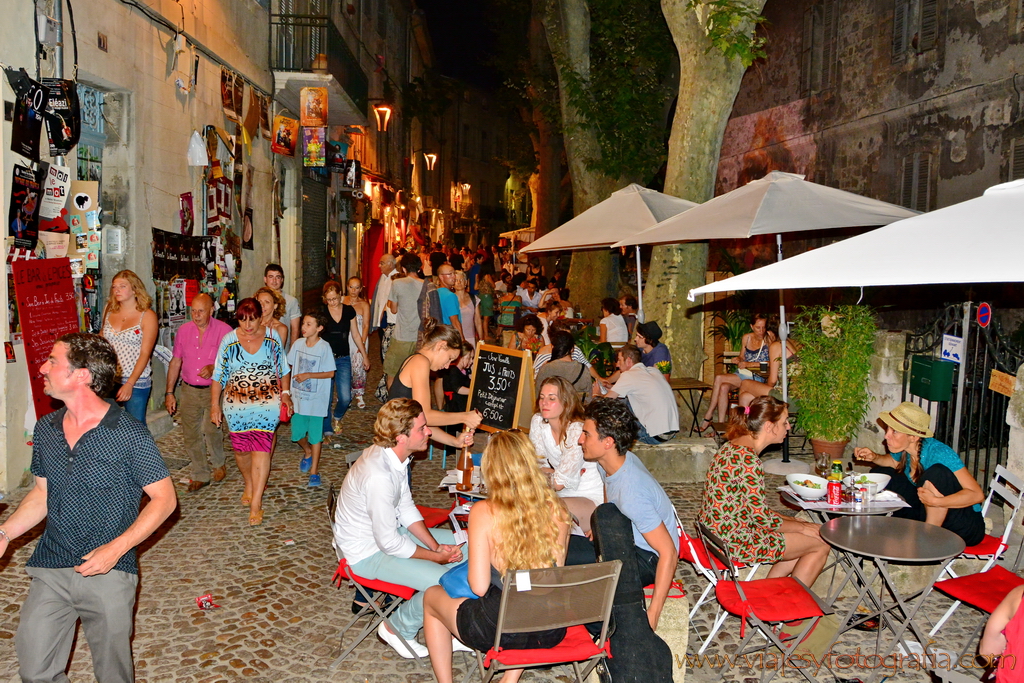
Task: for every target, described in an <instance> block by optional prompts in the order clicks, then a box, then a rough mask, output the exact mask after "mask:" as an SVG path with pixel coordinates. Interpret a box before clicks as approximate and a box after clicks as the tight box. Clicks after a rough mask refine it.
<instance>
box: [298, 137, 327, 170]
mask: <svg viewBox="0 0 1024 683" xmlns="http://www.w3.org/2000/svg"><path fill="white" fill-rule="evenodd" d="M326 139H327V129H326V128H303V129H302V165H303V166H309V167H313V168H323V165H324V163H325V161H326V159H325V158H324V153H325V150H324V141H325V140H326Z"/></svg>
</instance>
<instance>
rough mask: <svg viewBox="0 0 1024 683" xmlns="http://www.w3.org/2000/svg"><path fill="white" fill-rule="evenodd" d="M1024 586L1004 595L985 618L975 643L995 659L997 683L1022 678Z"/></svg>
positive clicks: (986, 654) (1006, 682)
mask: <svg viewBox="0 0 1024 683" xmlns="http://www.w3.org/2000/svg"><path fill="white" fill-rule="evenodd" d="M1022 596H1024V586H1017V587H1016V588H1014V589H1013V590H1012V591H1010V592H1009V593H1007V594H1006V597H1005V598H1003V601H1002V602H1001V603H999V607H996V609H995V611H994V612H992V616H990V617H989V618H988V623H987V624H986V625H985V635H983V636H982V637H981V642H980V643H979V644H978V654H979V655H981V656H982V657H987V658H990V659H991V658H995V657H998V658H999V660H998V662H996V663H995V671H996V681H997V683H1021V682H1022V681H1024V610H1021V609H1020V601H1021V597H1022Z"/></svg>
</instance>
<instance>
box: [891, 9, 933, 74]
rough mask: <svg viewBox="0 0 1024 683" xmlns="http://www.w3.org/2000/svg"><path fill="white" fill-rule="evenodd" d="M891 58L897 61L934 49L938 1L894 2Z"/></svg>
mask: <svg viewBox="0 0 1024 683" xmlns="http://www.w3.org/2000/svg"><path fill="white" fill-rule="evenodd" d="M895 2H896V5H895V8H894V10H893V20H892V58H893V59H894V60H899V59H903V58H905V57H906V56H907V55H910V54H920V53H922V52H925V51H927V50H932V49H934V48H935V45H936V43H937V42H938V37H939V2H938V0H895Z"/></svg>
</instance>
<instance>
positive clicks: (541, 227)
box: [527, 0, 565, 238]
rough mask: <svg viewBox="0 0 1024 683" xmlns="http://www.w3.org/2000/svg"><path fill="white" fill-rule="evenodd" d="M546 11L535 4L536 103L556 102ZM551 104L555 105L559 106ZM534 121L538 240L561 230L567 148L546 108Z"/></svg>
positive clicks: (536, 113) (535, 112)
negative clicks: (547, 86)
mask: <svg viewBox="0 0 1024 683" xmlns="http://www.w3.org/2000/svg"><path fill="white" fill-rule="evenodd" d="M542 11H543V7H541V0H534V2H533V6H532V12H531V15H530V34H529V45H530V74H531V84H530V88H529V95H530V98H531V99H532V100H533V101H534V102H537V101H538V100H553V97H552V94H551V93H549V92H547V90H546V89H545V87H544V83H545V82H549V81H550V79H553V78H554V76H555V74H554V71H555V70H554V64H553V63H552V60H551V49H550V48H549V47H548V44H547V38H546V36H545V32H544V24H543V21H542V15H541V13H542ZM551 103H552V104H555V102H551ZM532 119H533V120H532V123H533V125H534V126H535V128H536V135H535V136H533V135H531V136H530V137H531V139H533V140H535V149H534V151H535V152H536V153H537V173H538V178H537V185H536V193H535V195H534V200H535V203H534V205H533V216H534V220H533V221H532V224H533V229H534V238H538V237H541V236H543V235H546V234H547V233H549V232H551V231H552V230H554V229H555V228H557V227H558V217H559V214H560V209H561V205H562V198H561V187H562V155H563V154H564V153H565V144H564V142H563V141H562V129H561V127H560V126H559V124H558V122H557V121H551V120H549V117H548V116H545V114H544V109H543V107H541V106H539V105H537V104H534V106H533V111H532ZM527 123H531V122H530V121H528V122H527ZM532 187H533V185H532V182H531V188H532Z"/></svg>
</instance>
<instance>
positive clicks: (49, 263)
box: [11, 259, 79, 419]
mask: <svg viewBox="0 0 1024 683" xmlns="http://www.w3.org/2000/svg"><path fill="white" fill-rule="evenodd" d="M11 269H12V273H13V275H14V277H13V280H14V295H15V300H16V301H17V305H18V315H19V318H20V322H21V330H22V335H23V339H24V342H25V358H26V360H27V361H28V377H29V384H30V385H31V386H32V402H33V404H34V405H35V409H36V418H37V419H38V418H41V417H43V416H44V415H49V414H50V413H52V412H53V411H54V410H56V409H57V407H59V405H60V403H59V402H58V401H54V400H53V399H51V398H50V397H49V396H47V395H46V394H45V393H43V376H42V375H41V374H39V368H40V367H42V365H43V363H44V362H46V359H47V357H48V356H49V355H50V351H51V350H52V349H53V343H54V342H55V341H56V340H57V338H58V337H60V336H61V335H62V334H67V333H68V332H78V331H79V327H78V306H77V304H76V301H75V288H74V284H73V282H72V280H71V263H70V262H69V261H68V259H34V260H30V261H23V260H17V261H14V262H13V263H12V264H11Z"/></svg>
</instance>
